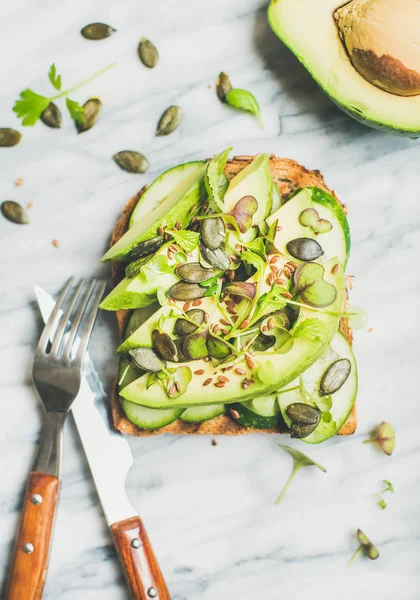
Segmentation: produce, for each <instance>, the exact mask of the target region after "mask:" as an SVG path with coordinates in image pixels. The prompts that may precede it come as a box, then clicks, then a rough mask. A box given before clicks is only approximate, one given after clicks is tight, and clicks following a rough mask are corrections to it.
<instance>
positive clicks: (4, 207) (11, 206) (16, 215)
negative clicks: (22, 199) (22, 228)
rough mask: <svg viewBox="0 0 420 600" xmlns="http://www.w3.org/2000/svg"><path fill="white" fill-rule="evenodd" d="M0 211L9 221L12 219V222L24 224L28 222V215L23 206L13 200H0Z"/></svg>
mask: <svg viewBox="0 0 420 600" xmlns="http://www.w3.org/2000/svg"><path fill="white" fill-rule="evenodd" d="M1 212H2V213H3V216H4V217H6V219H8V220H9V221H12V223H17V224H18V225H26V224H27V223H29V217H28V215H27V213H26V211H25V209H24V208H23V206H21V205H20V204H19V203H18V202H14V201H13V200H5V201H4V202H2V204H1Z"/></svg>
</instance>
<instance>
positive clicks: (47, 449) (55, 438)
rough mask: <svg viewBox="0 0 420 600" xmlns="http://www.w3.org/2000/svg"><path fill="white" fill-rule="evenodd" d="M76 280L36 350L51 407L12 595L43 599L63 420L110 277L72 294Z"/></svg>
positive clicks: (41, 389) (29, 492)
mask: <svg viewBox="0 0 420 600" xmlns="http://www.w3.org/2000/svg"><path fill="white" fill-rule="evenodd" d="M72 286H73V278H71V279H70V280H69V281H68V282H67V284H66V286H65V288H64V290H63V291H62V293H61V294H60V297H59V299H58V300H57V303H56V305H55V308H54V310H53V311H52V313H51V316H50V318H49V319H48V322H47V324H46V325H45V327H44V329H43V331H42V334H41V338H40V340H39V343H38V347H37V349H36V352H35V359H34V365H33V380H34V384H35V387H36V389H37V391H38V394H39V396H40V398H41V401H42V403H43V405H44V408H45V418H44V427H43V433H42V437H41V442H40V446H39V451H38V455H37V458H36V460H35V464H34V467H33V470H32V471H31V472H30V473H29V477H28V483H27V488H26V492H25V498H24V504H23V512H22V517H21V522H20V526H19V531H18V535H17V538H16V543H15V548H14V553H13V558H12V564H11V569H10V573H9V581H8V587H7V591H6V600H38V599H39V598H41V596H42V590H43V588H44V583H45V578H46V574H47V566H48V556H49V550H50V545H51V534H52V529H53V523H54V516H55V511H56V508H57V500H58V493H59V488H60V476H61V456H62V449H63V426H64V422H65V420H66V417H67V415H68V413H69V411H70V408H71V405H72V403H73V401H74V399H75V398H76V396H77V394H78V391H79V387H80V382H81V378H82V371H83V359H84V354H85V352H86V349H87V347H88V344H89V340H90V336H91V334H92V329H93V326H94V324H95V319H96V315H97V313H98V308H99V303H100V301H101V299H102V297H103V294H104V291H105V287H106V283H105V282H101V281H100V282H97V281H96V280H95V279H94V280H93V281H91V282H90V283H89V284H88V285H87V286H86V280H84V279H83V280H82V281H81V282H80V283H79V285H78V286H77V287H76V289H75V291H74V292H73V293H72V294H69V293H70V290H71V289H72ZM86 287H87V289H85V290H84V288H86ZM66 301H67V302H66ZM65 304H67V307H66V308H65V310H64V306H65ZM73 313H74V316H73ZM72 316H73V318H72Z"/></svg>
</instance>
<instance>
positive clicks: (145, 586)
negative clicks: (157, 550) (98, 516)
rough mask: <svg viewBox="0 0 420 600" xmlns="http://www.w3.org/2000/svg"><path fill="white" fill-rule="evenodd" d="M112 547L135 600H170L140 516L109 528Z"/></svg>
mask: <svg viewBox="0 0 420 600" xmlns="http://www.w3.org/2000/svg"><path fill="white" fill-rule="evenodd" d="M111 533H112V537H113V538H114V544H115V547H116V549H117V552H118V555H119V557H120V560H121V563H122V566H123V569H124V573H125V576H126V579H127V582H128V585H129V588H130V591H131V595H132V597H133V599H134V600H150V599H151V598H155V599H156V600H171V596H170V595H169V590H168V588H167V587H166V583H165V580H164V579H163V575H162V571H161V570H160V567H159V565H158V562H157V560H156V557H155V554H154V552H153V548H152V545H151V543H150V540H149V538H148V536H147V533H146V529H145V528H144V525H143V522H142V520H141V519H140V517H132V518H131V519H126V520H125V521H120V522H118V523H114V524H113V525H111Z"/></svg>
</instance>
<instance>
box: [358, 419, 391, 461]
mask: <svg viewBox="0 0 420 600" xmlns="http://www.w3.org/2000/svg"><path fill="white" fill-rule="evenodd" d="M363 443H364V444H377V446H378V447H379V448H380V449H381V450H382V452H383V453H384V454H387V455H388V456H391V454H392V453H393V452H394V448H395V431H394V428H393V427H392V425H390V424H389V423H386V422H385V421H382V423H380V424H379V425H378V427H377V428H376V431H375V433H374V435H373V436H372V437H371V438H370V439H368V440H365V441H364V442H363Z"/></svg>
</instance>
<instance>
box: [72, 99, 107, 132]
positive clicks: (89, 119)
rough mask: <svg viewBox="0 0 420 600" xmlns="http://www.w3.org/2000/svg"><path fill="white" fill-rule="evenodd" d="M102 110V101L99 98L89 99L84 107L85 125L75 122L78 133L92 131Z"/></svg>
mask: <svg viewBox="0 0 420 600" xmlns="http://www.w3.org/2000/svg"><path fill="white" fill-rule="evenodd" d="M101 109H102V101H101V100H99V98H89V100H87V101H86V102H85V103H84V105H83V118H84V123H79V121H75V124H76V129H77V133H83V132H84V131H88V130H89V129H92V127H93V126H94V125H95V123H96V121H97V120H98V117H99V114H100V112H101Z"/></svg>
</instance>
